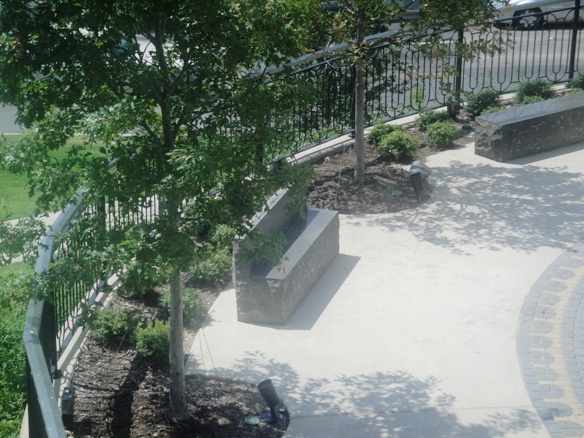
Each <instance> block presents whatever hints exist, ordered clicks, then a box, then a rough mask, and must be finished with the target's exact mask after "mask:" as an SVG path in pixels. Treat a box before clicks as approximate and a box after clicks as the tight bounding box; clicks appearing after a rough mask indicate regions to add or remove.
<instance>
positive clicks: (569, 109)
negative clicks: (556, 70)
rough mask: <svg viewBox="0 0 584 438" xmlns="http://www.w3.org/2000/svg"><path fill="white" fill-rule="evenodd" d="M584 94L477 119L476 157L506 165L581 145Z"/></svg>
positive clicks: (583, 131)
mask: <svg viewBox="0 0 584 438" xmlns="http://www.w3.org/2000/svg"><path fill="white" fill-rule="evenodd" d="M582 120H584V94H583V93H575V94H569V95H566V96H562V97H558V98H556V99H549V100H546V101H543V102H537V103H533V104H530V105H523V106H520V107H516V108H510V109H508V110H505V111H500V112H498V113H493V114H488V115H485V116H480V117H477V119H476V122H477V127H476V133H475V135H476V137H475V138H476V141H475V153H476V154H477V155H480V156H483V157H486V158H490V159H492V160H495V161H499V162H505V161H510V160H514V159H516V158H521V157H526V156H530V155H533V154H537V153H540V152H545V151H550V150H554V149H558V148H560V147H564V146H569V145H571V144H574V143H577V142H581V141H584V124H583V123H582Z"/></svg>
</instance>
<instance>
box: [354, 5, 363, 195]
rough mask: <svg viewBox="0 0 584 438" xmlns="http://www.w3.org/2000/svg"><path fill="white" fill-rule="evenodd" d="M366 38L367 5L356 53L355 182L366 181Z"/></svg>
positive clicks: (359, 15)
mask: <svg viewBox="0 0 584 438" xmlns="http://www.w3.org/2000/svg"><path fill="white" fill-rule="evenodd" d="M364 39H365V5H364V4H363V3H362V4H361V5H360V6H359V10H358V22H357V41H356V47H357V53H356V54H355V158H356V161H357V162H356V164H355V182H356V183H357V184H363V183H365V61H364V59H363V49H364V47H363V40H364Z"/></svg>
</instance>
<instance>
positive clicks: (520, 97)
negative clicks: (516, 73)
mask: <svg viewBox="0 0 584 438" xmlns="http://www.w3.org/2000/svg"><path fill="white" fill-rule="evenodd" d="M553 95H554V90H553V89H552V83H551V82H550V81H547V80H545V79H536V80H534V81H528V82H523V83H521V84H520V85H519V87H518V88H517V93H516V95H515V96H516V98H517V102H518V103H520V104H524V103H525V99H526V98H528V97H530V96H537V97H540V98H541V99H542V100H545V99H549V98H550V97H553ZM532 103H533V102H532Z"/></svg>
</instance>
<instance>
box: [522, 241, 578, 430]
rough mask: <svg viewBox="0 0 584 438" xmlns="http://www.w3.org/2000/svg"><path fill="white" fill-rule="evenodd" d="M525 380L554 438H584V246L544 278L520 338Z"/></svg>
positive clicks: (528, 303)
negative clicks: (582, 437) (583, 437)
mask: <svg viewBox="0 0 584 438" xmlns="http://www.w3.org/2000/svg"><path fill="white" fill-rule="evenodd" d="M517 348H518V353H519V362H520V365H521V370H522V373H523V379H524V381H525V385H526V387H527V391H528V393H529V396H530V397H531V401H532V403H533V406H534V407H535V409H536V410H537V412H538V414H539V416H540V417H541V420H542V421H543V423H544V424H545V426H546V427H547V429H548V431H549V433H550V435H551V437H552V438H564V437H579V436H584V379H583V377H584V243H580V244H578V245H576V246H574V247H573V248H571V249H570V250H568V251H566V252H565V253H564V254H562V255H561V256H559V257H558V258H557V259H556V260H555V261H554V262H553V263H552V264H551V265H550V266H549V267H548V268H547V269H546V271H545V272H544V273H543V274H542V275H541V276H540V278H539V279H538V280H537V282H536V283H535V285H534V286H533V288H532V289H531V291H530V292H529V295H528V296H527V298H526V300H525V303H524V305H523V309H522V310H521V319H520V322H519V330H518V334H517Z"/></svg>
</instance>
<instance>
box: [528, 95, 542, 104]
mask: <svg viewBox="0 0 584 438" xmlns="http://www.w3.org/2000/svg"><path fill="white" fill-rule="evenodd" d="M544 100H545V99H542V98H541V97H539V96H527V97H525V98H524V99H523V102H522V104H523V105H529V104H530V103H537V102H543V101H544Z"/></svg>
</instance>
